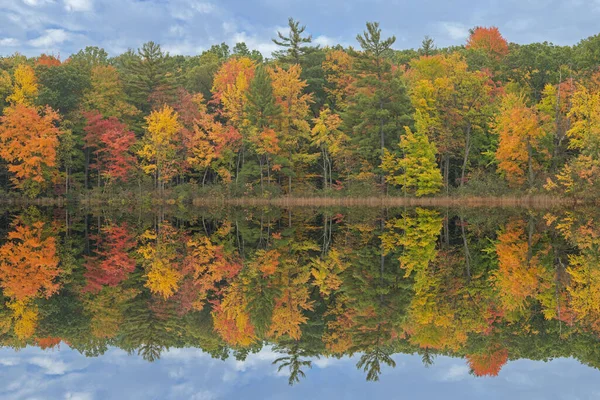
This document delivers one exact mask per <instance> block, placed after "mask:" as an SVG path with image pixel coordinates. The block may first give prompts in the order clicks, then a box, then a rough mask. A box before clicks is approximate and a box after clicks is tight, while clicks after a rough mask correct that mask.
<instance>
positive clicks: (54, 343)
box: [35, 337, 62, 350]
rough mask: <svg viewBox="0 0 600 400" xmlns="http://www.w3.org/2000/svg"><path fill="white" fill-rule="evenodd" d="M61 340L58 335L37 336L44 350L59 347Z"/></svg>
mask: <svg viewBox="0 0 600 400" xmlns="http://www.w3.org/2000/svg"><path fill="white" fill-rule="evenodd" d="M61 341H62V339H61V338H58V337H45V338H37V339H36V340H35V342H36V343H37V345H38V347H39V348H40V349H42V350H47V349H53V348H55V347H58V346H59V345H60V342H61Z"/></svg>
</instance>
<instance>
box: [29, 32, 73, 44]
mask: <svg viewBox="0 0 600 400" xmlns="http://www.w3.org/2000/svg"><path fill="white" fill-rule="evenodd" d="M68 38H69V34H68V33H67V32H66V31H65V30H63V29H46V30H45V31H44V34H43V35H41V36H39V37H37V38H35V39H32V40H30V41H29V44H30V45H31V46H33V47H52V46H55V45H57V44H61V43H63V42H65V41H66V40H67V39H68Z"/></svg>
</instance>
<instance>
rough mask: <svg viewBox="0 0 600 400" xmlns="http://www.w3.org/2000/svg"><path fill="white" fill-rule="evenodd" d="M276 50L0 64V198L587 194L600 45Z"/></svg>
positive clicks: (372, 44)
mask: <svg viewBox="0 0 600 400" xmlns="http://www.w3.org/2000/svg"><path fill="white" fill-rule="evenodd" d="M273 41H274V42H275V43H276V44H277V45H278V47H279V50H278V51H276V52H274V53H273V55H272V56H271V57H269V58H265V56H264V55H263V54H261V53H260V52H258V51H256V50H253V49H249V48H248V47H247V46H246V44H245V43H237V44H236V45H235V46H234V47H233V48H230V47H229V46H228V45H227V44H225V43H222V44H219V45H214V46H212V47H211V48H210V49H209V50H206V51H204V52H203V53H202V54H199V55H194V56H181V55H170V54H168V53H165V52H164V51H162V50H161V47H160V45H159V44H157V43H153V42H148V43H145V44H144V45H143V46H141V48H139V49H137V50H129V51H128V52H126V53H124V54H121V55H113V56H109V55H108V54H107V53H106V52H105V51H104V50H103V49H101V48H97V47H87V48H86V49H84V50H81V51H79V52H78V53H76V54H73V55H71V56H70V57H68V58H66V59H64V60H62V59H61V57H60V55H51V54H42V55H40V56H38V57H29V58H28V57H25V56H23V55H20V54H18V53H16V54H14V55H11V56H6V57H2V58H0V197H6V198H11V197H23V198H36V197H56V196H63V197H68V198H71V197H72V198H77V197H78V196H97V197H106V196H130V197H136V196H138V197H139V196H146V195H148V194H152V195H154V196H160V197H168V198H171V199H181V200H186V199H188V200H189V199H193V198H195V197H201V196H209V195H212V196H214V195H221V196H230V197H241V196H255V197H275V196H280V195H290V196H293V195H297V194H299V193H302V194H306V193H313V194H322V195H329V196H360V195H365V194H369V195H372V194H373V193H378V194H386V195H398V196H417V197H420V196H431V195H436V194H446V195H474V194H475V195H476V194H485V195H504V194H515V193H517V194H520V193H527V194H543V195H545V194H547V195H551V196H564V197H575V198H581V199H595V198H596V197H597V196H598V193H599V191H598V190H599V188H598V186H599V185H600V181H599V180H598V179H597V178H598V177H599V176H600V174H598V169H599V168H600V153H599V147H598V146H599V144H600V70H599V69H598V67H599V65H600V36H593V37H590V38H587V39H583V40H581V41H580V42H579V43H578V44H576V45H574V46H556V45H553V44H551V43H547V42H544V43H532V44H515V43H509V42H508V41H507V40H506V39H505V38H504V37H503V36H502V34H501V33H500V32H499V30H498V29H497V28H495V27H475V28H473V29H472V30H471V35H470V37H469V38H468V40H467V41H466V43H464V45H461V46H456V47H450V48H438V47H436V45H435V41H434V39H433V38H429V37H426V38H425V39H424V40H423V42H422V46H421V47H420V48H419V49H416V50H397V49H395V48H394V44H395V38H394V37H393V36H391V37H385V35H384V34H383V33H382V28H381V27H380V26H379V24H378V23H367V24H366V29H365V30H364V32H361V33H359V34H358V35H357V36H356V45H355V47H342V46H339V45H338V46H333V47H320V46H316V45H314V44H313V43H312V38H311V36H310V35H309V34H308V33H307V30H306V28H305V27H304V26H303V25H302V24H300V23H299V22H298V21H295V20H294V19H290V20H289V30H287V31H283V32H279V34H278V37H277V38H274V39H273Z"/></svg>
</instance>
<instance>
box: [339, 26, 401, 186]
mask: <svg viewBox="0 0 600 400" xmlns="http://www.w3.org/2000/svg"><path fill="white" fill-rule="evenodd" d="M356 39H357V40H358V42H359V43H360V45H361V47H362V50H363V51H362V52H355V51H353V52H352V53H351V54H352V55H353V56H354V57H355V60H354V64H353V65H354V71H353V72H354V75H355V78H356V83H355V86H356V94H355V95H354V96H353V98H352V99H351V100H350V104H349V106H348V109H347V111H346V113H345V114H344V124H345V128H346V130H347V131H351V132H352V133H353V134H354V135H353V141H354V143H355V145H356V146H357V148H358V154H360V155H361V156H362V157H366V158H367V161H368V165H369V166H370V173H373V172H379V173H380V171H378V169H377V167H378V166H379V165H380V162H381V157H382V156H383V154H384V149H385V146H386V143H389V142H390V140H391V139H392V138H395V137H398V130H399V129H400V127H401V126H403V125H407V124H408V123H409V122H410V116H409V111H410V100H409V97H408V95H407V91H406V87H405V84H404V82H403V79H402V76H401V74H400V72H399V71H395V70H394V69H393V68H392V63H391V61H390V58H389V57H391V56H393V52H392V50H391V46H392V44H393V43H394V42H395V40H396V38H395V37H394V36H392V37H389V38H387V39H382V38H381V29H380V28H379V23H377V22H368V23H367V30H366V31H365V32H364V33H363V35H358V36H357V37H356ZM363 164H364V163H363ZM360 172H364V171H360ZM380 181H381V183H384V178H383V175H380Z"/></svg>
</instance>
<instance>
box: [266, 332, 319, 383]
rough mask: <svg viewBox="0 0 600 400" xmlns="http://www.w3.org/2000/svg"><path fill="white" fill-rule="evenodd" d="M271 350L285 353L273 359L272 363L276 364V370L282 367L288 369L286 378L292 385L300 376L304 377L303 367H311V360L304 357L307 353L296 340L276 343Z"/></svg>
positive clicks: (298, 380)
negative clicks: (288, 373)
mask: <svg viewBox="0 0 600 400" xmlns="http://www.w3.org/2000/svg"><path fill="white" fill-rule="evenodd" d="M273 350H275V351H276V352H279V353H285V354H286V355H285V356H283V357H279V358H277V359H275V361H273V365H278V367H277V371H278V372H279V371H281V370H282V369H284V368H288V369H289V371H290V376H289V378H288V383H289V384H290V385H294V384H296V383H298V382H300V378H304V377H306V374H305V373H304V370H303V368H305V367H306V368H312V361H310V360H308V359H306V357H308V356H309V354H308V353H307V351H306V350H304V349H302V348H301V347H300V345H299V342H298V341H294V342H292V343H287V344H280V345H277V346H275V348H274V349H273ZM303 357H304V358H303Z"/></svg>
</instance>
